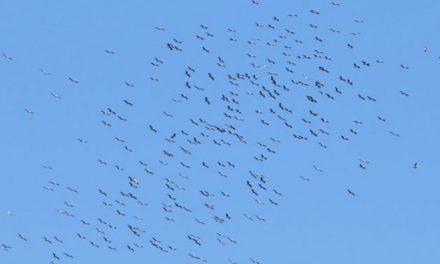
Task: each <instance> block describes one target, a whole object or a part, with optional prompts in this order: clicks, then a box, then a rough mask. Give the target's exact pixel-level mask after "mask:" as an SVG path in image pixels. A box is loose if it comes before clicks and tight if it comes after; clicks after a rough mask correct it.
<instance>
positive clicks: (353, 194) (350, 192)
mask: <svg viewBox="0 0 440 264" xmlns="http://www.w3.org/2000/svg"><path fill="white" fill-rule="evenodd" d="M347 192H348V194H350V195H352V196H356V194H355V193H354V192H352V191H351V190H350V189H347Z"/></svg>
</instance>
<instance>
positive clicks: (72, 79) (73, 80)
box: [68, 76, 79, 84]
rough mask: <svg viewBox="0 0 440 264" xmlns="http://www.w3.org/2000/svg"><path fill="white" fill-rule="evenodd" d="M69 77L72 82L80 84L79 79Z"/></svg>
mask: <svg viewBox="0 0 440 264" xmlns="http://www.w3.org/2000/svg"><path fill="white" fill-rule="evenodd" d="M68 79H69V81H71V82H73V83H75V84H78V83H79V82H78V81H77V80H75V79H74V78H73V77H70V76H69V77H68Z"/></svg>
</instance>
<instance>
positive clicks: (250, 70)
mask: <svg viewBox="0 0 440 264" xmlns="http://www.w3.org/2000/svg"><path fill="white" fill-rule="evenodd" d="M249 5H250V6H249V7H250V8H256V7H258V6H260V3H259V2H258V1H256V0H252V1H250V2H249ZM341 6H342V4H339V3H336V2H329V3H328V7H327V8H326V9H325V11H326V12H329V11H331V10H332V9H338V8H341ZM321 12H323V11H321V10H318V9H312V10H303V11H301V12H299V11H298V13H286V14H277V15H273V17H272V19H270V20H267V21H255V23H254V24H253V25H252V26H251V27H249V30H248V31H247V32H239V31H238V30H237V29H234V28H233V27H225V28H224V29H223V30H224V32H222V33H221V34H220V33H219V32H217V31H216V30H212V29H211V28H210V27H209V25H207V24H200V25H199V27H198V28H192V29H191V30H190V31H192V32H193V34H192V35H188V36H186V37H185V38H184V39H178V38H176V37H173V29H172V28H169V27H168V28H165V27H162V26H155V25H152V29H151V32H152V33H151V34H154V35H160V36H161V37H165V38H168V41H166V42H163V43H160V44H158V45H160V46H161V47H162V50H163V51H162V52H161V53H160V54H157V55H156V56H152V57H151V58H150V61H149V69H148V72H149V76H148V79H147V80H145V82H144V83H136V82H133V81H130V80H125V81H123V82H121V83H120V86H121V88H120V89H121V90H123V91H124V92H123V93H125V94H126V96H123V97H121V98H119V102H115V101H114V100H113V101H111V102H110V101H109V102H106V101H105V98H104V99H102V100H101V99H100V98H96V100H97V101H100V103H99V104H100V105H102V104H106V105H105V106H104V107H101V110H100V112H96V113H93V115H95V116H97V117H99V121H98V122H97V123H96V127H97V128H96V129H97V131H99V134H100V137H102V138H104V139H106V140H107V144H108V145H112V146H116V148H117V149H118V150H117V151H115V152H112V153H102V152H99V154H97V155H98V156H96V160H94V161H93V162H94V164H95V165H94V166H96V167H99V170H101V171H102V174H105V175H107V176H106V179H107V180H106V181H105V182H103V183H102V184H101V185H100V186H96V188H95V187H94V193H92V194H88V195H89V196H88V197H95V199H94V200H97V201H98V202H99V204H100V205H99V206H97V207H96V208H94V209H93V210H86V211H83V210H82V209H83V208H87V207H88V206H89V203H92V202H80V201H78V198H77V197H80V196H81V195H83V193H84V192H85V191H83V190H81V189H80V188H77V187H75V184H74V183H75V182H74V180H70V181H68V182H63V180H62V179H57V176H54V174H51V173H53V172H56V170H57V169H58V167H57V165H56V164H48V163H46V162H45V161H41V163H42V166H41V168H39V169H41V170H43V171H45V172H47V179H46V182H47V184H45V185H44V186H43V188H42V190H41V192H44V193H46V194H48V195H50V197H52V199H53V200H57V199H60V198H57V197H61V195H60V193H62V197H70V199H71V200H65V201H62V206H60V207H59V208H54V214H55V217H60V218H62V219H64V220H63V221H67V222H68V223H69V224H66V226H69V227H68V230H69V232H70V233H71V235H70V237H68V236H65V237H61V236H58V235H54V234H51V235H49V234H47V235H43V236H42V237H30V236H28V234H26V233H24V232H20V233H18V234H17V236H16V238H15V239H10V240H7V241H0V242H1V244H0V249H1V251H4V252H10V253H12V252H13V251H14V249H15V248H19V247H26V246H27V245H28V244H29V243H31V242H32V241H34V243H45V244H47V250H48V259H47V261H48V262H49V263H61V262H63V263H71V262H69V261H72V260H75V259H77V258H76V255H75V252H73V251H71V250H70V249H69V246H68V243H66V241H67V242H69V243H77V244H80V246H82V247H92V248H96V250H99V251H100V252H101V254H115V253H116V252H119V251H128V252H131V253H132V254H136V253H138V252H141V251H145V250H147V251H148V250H157V251H159V252H161V253H162V254H165V255H166V254H183V255H186V256H187V258H188V263H190V260H192V261H194V262H195V263H197V262H210V263H217V262H218V263H231V264H232V263H254V264H258V263H262V262H261V260H259V258H258V252H255V254H254V255H251V256H246V257H244V258H243V259H241V260H236V259H234V258H232V257H230V256H228V255H224V254H223V253H222V254H221V255H220V254H219V256H218V259H208V258H206V257H205V256H204V250H208V248H209V250H210V251H215V250H216V248H218V247H219V248H226V249H227V248H230V247H238V248H240V246H241V244H240V237H241V236H242V234H240V230H239V228H235V227H238V226H239V225H240V224H243V223H248V222H252V223H254V224H258V225H269V226H270V225H271V218H273V217H276V215H277V207H278V206H279V205H280V204H281V203H286V202H288V201H286V200H285V199H284V198H285V193H286V192H289V191H290V190H289V186H288V185H280V184H277V185H275V184H274V182H277V183H279V182H280V181H279V180H276V178H277V177H279V175H275V174H266V173H265V172H264V171H265V166H266V164H267V162H268V161H269V160H276V159H278V155H277V154H278V153H279V151H280V149H283V148H284V149H283V151H284V152H286V148H287V147H288V146H291V144H292V142H294V143H295V142H296V143H295V144H303V146H305V148H307V149H310V151H311V152H313V153H316V155H319V153H321V152H325V151H327V150H328V149H331V148H337V147H338V145H339V144H350V143H351V142H352V141H356V140H358V137H359V134H362V133H363V130H365V126H369V125H371V124H372V123H374V122H377V123H378V124H382V128H383V129H382V130H383V133H384V135H386V136H389V137H392V138H393V137H394V138H396V140H399V137H401V131H396V130H394V129H393V128H392V126H391V125H388V124H389V121H390V120H388V118H386V113H382V112H380V111H381V110H380V109H377V107H376V106H375V104H376V102H377V101H379V100H381V98H380V94H377V93H376V94H374V93H373V92H371V91H370V90H369V89H368V88H367V87H363V85H362V84H361V83H358V82H357V78H356V76H350V75H347V74H344V69H346V68H347V67H351V68H352V69H355V70H356V71H357V72H356V74H358V75H362V74H363V73H364V72H372V71H376V72H380V71H381V67H382V65H383V64H385V63H389V64H394V65H395V68H396V69H399V70H400V71H402V72H403V73H404V74H406V72H408V71H410V70H411V67H410V66H408V65H405V64H404V63H400V62H391V61H383V60H382V59H381V58H371V57H368V56H365V57H363V56H362V54H360V52H357V50H358V43H357V38H358V36H359V35H360V34H361V30H362V25H363V23H367V22H364V21H363V20H362V19H359V18H348V17H349V16H347V21H346V22H347V24H349V25H350V26H345V27H344V29H339V28H337V27H336V26H335V27H330V28H329V27H328V26H326V25H325V24H319V23H315V22H314V21H315V20H316V18H317V17H319V16H321ZM255 20H257V19H255ZM299 21H302V23H306V26H305V29H304V30H305V31H307V32H309V33H308V34H311V35H313V37H309V36H307V37H303V36H302V35H301V31H297V30H296V29H295V28H298V27H299V26H298V25H299ZM347 28H350V29H352V31H349V30H347ZM225 32H226V33H225ZM310 32H311V33H310ZM324 32H325V33H324ZM222 34H227V36H228V37H226V38H224V37H223V35H222ZM218 35H221V37H220V36H218ZM246 35H249V36H250V37H246ZM269 36H270V37H269ZM329 46H332V47H333V48H334V49H337V50H339V51H340V53H342V54H345V57H344V58H338V57H333V56H332V54H330V53H328V52H326V49H327V47H329ZM223 48H224V49H223ZM222 49H223V51H222ZM421 49H423V50H424V52H428V49H427V48H423V47H422V48H421ZM298 50H301V51H302V52H301V53H298ZM101 52H102V54H103V55H105V56H106V61H107V62H106V63H108V64H112V63H113V59H114V57H117V56H119V54H120V52H119V51H118V50H116V49H112V48H111V47H103V48H102V50H101ZM185 53H190V54H191V55H189V56H191V60H189V61H188V60H185V59H184V54H185ZM354 54H355V55H354ZM2 56H3V59H4V60H3V62H2V63H8V64H14V63H15V60H14V54H10V53H8V52H3V54H2ZM353 57H356V58H360V59H356V60H353V59H352V58H353ZM237 58H238V59H237ZM232 60H234V63H231V61H232ZM236 60H239V61H240V65H234V64H236V63H235V61H236ZM345 60H352V62H351V65H348V64H343V63H345ZM168 66H170V67H168ZM167 67H168V68H167ZM177 69H178V70H177ZM38 70H39V71H40V73H41V78H51V77H52V76H53V74H52V73H51V71H50V70H48V69H45V68H41V69H38ZM159 76H166V78H170V79H174V80H178V81H179V82H180V87H174V88H169V87H165V86H166V85H164V84H163V83H165V82H166V81H167V80H163V78H161V77H159ZM65 82H66V83H65V86H66V87H68V88H66V89H76V90H78V91H80V90H81V89H85V87H87V80H86V79H80V78H77V77H75V76H74V75H68V76H66V77H65ZM145 86H148V87H152V89H168V90H169V92H167V93H166V95H164V96H169V98H168V102H169V104H168V105H167V106H164V107H163V109H160V112H161V115H162V116H161V117H160V118H159V119H160V120H161V121H160V122H154V121H149V120H148V118H146V117H144V116H143V114H142V113H144V112H143V111H144V108H145V106H146V105H147V104H148V102H149V101H154V100H156V99H157V98H154V97H150V98H147V97H144V98H139V97H135V96H131V95H130V94H131V92H130V91H133V90H142V89H145ZM88 89H91V88H90V87H89V88H88ZM161 96H162V95H161ZM395 96H396V100H397V101H398V100H408V98H410V97H411V93H410V92H409V91H407V90H404V89H397V90H396V91H395ZM48 97H51V98H52V99H51V100H54V101H57V102H59V101H63V100H65V95H63V94H58V93H55V92H52V93H50V94H49V95H48ZM341 100H346V101H350V102H354V104H368V106H367V107H368V109H371V110H370V111H369V113H376V114H369V115H370V116H369V119H368V120H364V119H356V120H342V117H340V116H338V115H337V114H334V113H333V114H332V113H327V112H325V111H321V110H322V109H324V108H326V107H331V108H338V107H343V106H341V105H339V104H338V101H341ZM54 103H55V102H54ZM23 114H25V115H26V114H27V115H29V116H31V118H38V116H39V112H38V111H35V110H34V109H33V107H32V105H29V106H28V107H27V108H26V109H24V113H23ZM188 116H191V117H190V118H187V117H188ZM334 123H338V124H343V125H342V126H335V125H332V124H334ZM133 130H139V131H140V132H139V133H140V134H137V133H133V132H132V131H133ZM254 131H258V133H256V132H254ZM140 135H141V136H140ZM141 137H143V139H141ZM92 138H93V137H92V136H90V135H87V134H84V135H81V136H78V137H77V138H65V139H64V140H66V141H72V140H75V141H76V144H78V145H79V146H80V148H84V151H85V152H86V151H87V152H90V151H92V152H93V151H94V150H95V149H97V148H98V147H97V146H94V141H93V139H92ZM142 140H148V141H149V142H152V143H151V144H155V145H156V146H157V145H159V146H160V149H161V150H160V152H158V153H150V154H151V156H152V157H154V158H151V159H148V160H147V159H144V158H143V157H144V156H145V155H144V153H145V152H148V151H150V150H148V149H147V150H145V149H142V148H144V147H143V146H140V145H138V143H139V142H141V141H142ZM364 140H365V138H364ZM96 152H97V153H98V151H96ZM288 152H290V153H291V155H292V156H293V155H298V154H297V153H296V154H295V150H290V151H288ZM237 153H238V154H237ZM232 157H235V158H232ZM236 157H238V159H237V158H236ZM356 166H358V168H359V170H368V167H369V166H370V161H369V159H368V157H359V159H358V164H356ZM408 166H409V168H411V169H417V168H418V163H417V161H414V162H413V163H412V164H408ZM310 169H311V171H312V172H314V173H323V172H324V171H325V170H324V169H322V168H320V166H319V165H318V164H310ZM200 171H203V173H200ZM281 171H282V169H281ZM311 174H312V173H311ZM292 176H293V177H295V179H296V180H297V183H298V184H313V181H314V179H313V176H310V175H309V176H306V175H290V177H292ZM115 186H116V187H115ZM38 188H41V187H38ZM118 188H119V189H120V191H114V189H118ZM147 188H153V189H155V190H161V191H160V192H161V193H162V194H163V195H162V196H161V197H149V196H148V191H147ZM340 192H341V193H343V194H344V195H346V196H347V199H357V196H359V195H362V194H359V193H358V192H357V190H356V189H354V188H353V187H351V186H348V184H347V186H346V187H345V188H343V189H341V190H340ZM46 194H45V195H46ZM237 196H238V197H239V199H240V201H238V200H237V199H238V198H237ZM72 201H78V202H77V203H75V202H72ZM196 201H197V202H196ZM149 208H154V209H151V210H156V209H157V210H156V211H154V213H151V212H150V213H146V212H147V211H146V210H149ZM152 212H153V211H152ZM7 217H10V218H14V217H15V218H19V217H20V213H19V212H14V210H13V209H12V208H11V210H10V211H8V212H7ZM151 218H154V219H163V221H165V222H166V223H167V225H168V226H169V228H170V229H172V230H174V231H175V232H174V233H173V235H172V238H173V239H172V240H171V239H169V238H165V239H164V238H163V237H162V236H161V232H165V231H164V230H151V228H150V227H149V220H150V219H151ZM156 221H157V220H156ZM121 234H130V236H129V237H130V238H131V239H130V240H126V239H125V237H124V236H122V235H121ZM202 234H203V235H202ZM165 237H167V236H165ZM0 238H1V237H0ZM182 239H183V240H182ZM72 241H75V242H72ZM174 241H180V242H179V243H177V242H176V243H174ZM81 243H82V244H81ZM54 244H59V245H62V246H58V247H56V248H55V247H53V245H54ZM60 248H61V249H60ZM1 251H0V253H1ZM221 252H228V251H227V250H226V251H221ZM5 254H6V253H5ZM226 254H227V253H226ZM0 259H1V256H0ZM78 261H79V263H84V262H82V261H81V260H80V259H79V260H78Z"/></svg>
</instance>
